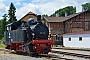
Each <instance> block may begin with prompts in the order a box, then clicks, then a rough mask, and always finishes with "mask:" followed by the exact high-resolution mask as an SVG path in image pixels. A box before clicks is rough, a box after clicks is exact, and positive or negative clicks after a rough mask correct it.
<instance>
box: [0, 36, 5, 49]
mask: <svg viewBox="0 0 90 60" xmlns="http://www.w3.org/2000/svg"><path fill="white" fill-rule="evenodd" d="M3 40H4V38H2V39H1V40H0V48H5V45H4V44H3V43H2V42H3Z"/></svg>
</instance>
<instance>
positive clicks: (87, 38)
mask: <svg viewBox="0 0 90 60" xmlns="http://www.w3.org/2000/svg"><path fill="white" fill-rule="evenodd" d="M81 37H82V40H80V38H81ZM70 38H71V40H70ZM89 44H90V34H75V35H64V36H63V45H64V46H65V47H77V48H90V45H89Z"/></svg>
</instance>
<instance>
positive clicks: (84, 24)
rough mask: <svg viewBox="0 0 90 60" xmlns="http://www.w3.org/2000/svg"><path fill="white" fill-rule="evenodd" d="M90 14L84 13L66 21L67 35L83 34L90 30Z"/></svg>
mask: <svg viewBox="0 0 90 60" xmlns="http://www.w3.org/2000/svg"><path fill="white" fill-rule="evenodd" d="M89 16H90V12H85V13H82V14H80V15H78V16H76V17H73V18H71V19H70V20H67V21H65V33H73V32H83V31H89V30H90V17H89Z"/></svg>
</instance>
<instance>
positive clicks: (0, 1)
mask: <svg viewBox="0 0 90 60" xmlns="http://www.w3.org/2000/svg"><path fill="white" fill-rule="evenodd" d="M3 1H4V0H0V18H2V16H3V15H4V14H6V13H7V9H8V6H5V5H4V3H3Z"/></svg>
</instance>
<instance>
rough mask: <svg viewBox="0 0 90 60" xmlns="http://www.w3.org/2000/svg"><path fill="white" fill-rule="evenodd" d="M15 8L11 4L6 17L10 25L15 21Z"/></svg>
mask: <svg viewBox="0 0 90 60" xmlns="http://www.w3.org/2000/svg"><path fill="white" fill-rule="evenodd" d="M15 12H16V8H15V6H14V4H13V3H12V2H11V4H10V8H9V10H8V15H9V22H10V23H12V22H14V21H17V19H16V16H15Z"/></svg>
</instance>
